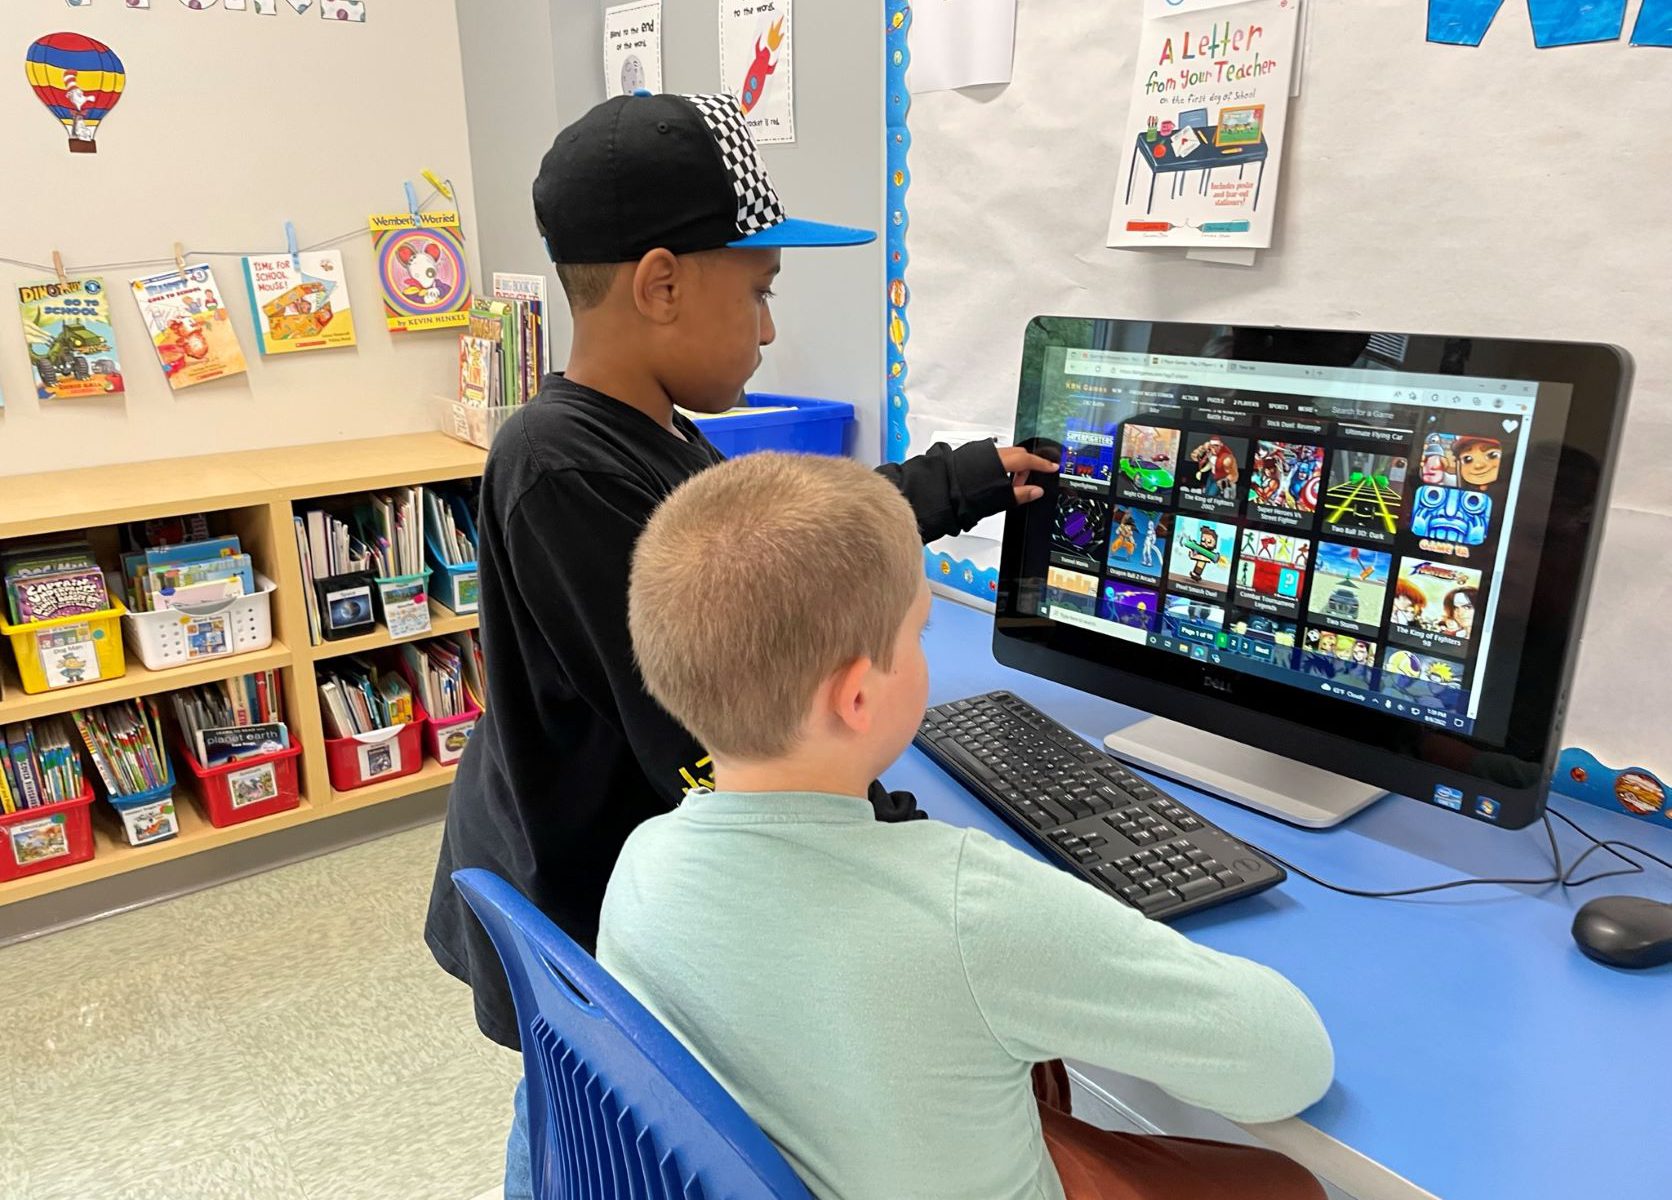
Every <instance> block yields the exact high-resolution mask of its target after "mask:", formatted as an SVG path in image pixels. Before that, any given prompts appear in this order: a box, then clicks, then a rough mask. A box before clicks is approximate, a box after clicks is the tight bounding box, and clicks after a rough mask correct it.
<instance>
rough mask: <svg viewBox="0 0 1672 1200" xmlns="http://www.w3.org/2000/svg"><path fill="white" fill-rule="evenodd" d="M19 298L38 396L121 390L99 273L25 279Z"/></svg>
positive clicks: (109, 393) (104, 393)
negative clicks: (36, 280)
mask: <svg viewBox="0 0 1672 1200" xmlns="http://www.w3.org/2000/svg"><path fill="white" fill-rule="evenodd" d="M17 302H18V309H19V311H21V312H22V314H23V340H24V342H25V343H26V344H27V347H28V350H29V365H30V367H31V369H32V370H33V371H34V376H35V394H36V395H37V396H38V397H40V398H41V399H42V400H67V399H71V398H73V397H77V396H114V395H116V394H118V393H120V392H121V391H122V390H123V387H122V367H121V364H120V363H119V362H118V360H117V357H116V333H115V331H114V330H113V329H112V328H111V327H110V297H109V296H108V295H107V294H106V293H105V285H104V280H103V279H98V278H87V279H65V280H63V281H61V282H55V283H30V284H25V285H24V286H23V287H20V288H18V289H17Z"/></svg>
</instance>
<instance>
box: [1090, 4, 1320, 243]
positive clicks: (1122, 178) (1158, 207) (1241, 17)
mask: <svg viewBox="0 0 1672 1200" xmlns="http://www.w3.org/2000/svg"><path fill="white" fill-rule="evenodd" d="M1300 4H1301V0H1146V3H1145V8H1144V22H1143V25H1142V26H1141V32H1140V34H1139V42H1138V54H1137V63H1138V68H1137V73H1136V74H1137V78H1136V80H1135V81H1134V85H1133V89H1132V107H1131V108H1130V109H1129V110H1128V115H1127V120H1126V125H1125V127H1124V128H1122V129H1121V130H1120V140H1119V141H1118V143H1117V145H1118V147H1119V150H1118V153H1119V155H1120V157H1119V170H1120V175H1119V181H1118V182H1117V183H1116V185H1115V203H1114V213H1113V216H1112V217H1111V218H1110V221H1109V239H1108V240H1109V245H1111V246H1215V247H1220V248H1224V249H1230V248H1233V247H1234V248H1240V249H1264V248H1265V247H1267V246H1270V245H1271V230H1272V213H1273V211H1274V210H1275V209H1276V207H1277V181H1278V178H1279V176H1280V174H1281V166H1282V157H1283V127H1284V124H1285V118H1286V117H1287V110H1288V106H1289V79H1290V76H1291V74H1292V73H1293V71H1294V65H1295V64H1294V57H1295V36H1296V30H1297V29H1298V28H1299V15H1300Z"/></svg>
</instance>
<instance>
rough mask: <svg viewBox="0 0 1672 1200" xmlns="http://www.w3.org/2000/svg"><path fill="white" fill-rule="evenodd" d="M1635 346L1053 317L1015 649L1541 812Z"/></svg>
mask: <svg viewBox="0 0 1672 1200" xmlns="http://www.w3.org/2000/svg"><path fill="white" fill-rule="evenodd" d="M1517 347H1519V348H1520V349H1519V350H1517V349H1516V348H1517ZM1619 364H1620V359H1619V357H1618V356H1617V355H1615V354H1614V353H1612V352H1609V351H1603V350H1601V348H1596V347H1560V346H1555V345H1553V344H1549V343H1509V342H1488V341H1482V340H1480V339H1472V340H1465V339H1445V338H1433V337H1427V338H1417V337H1409V336H1404V335H1391V334H1364V333H1341V334H1325V333H1314V332H1311V331H1284V330H1257V329H1250V328H1246V327H1211V326H1189V325H1176V324H1175V325H1158V324H1150V323H1139V322H1126V321H1099V320H1089V319H1080V318H1041V319H1039V320H1036V321H1035V322H1034V324H1033V325H1032V326H1030V329H1029V333H1028V338H1027V348H1026V352H1025V355H1024V377H1023V380H1022V389H1021V402H1020V405H1019V412H1018V422H1017V436H1018V438H1019V439H1020V440H1022V441H1024V442H1028V443H1031V444H1034V445H1037V446H1040V447H1041V448H1043V449H1045V450H1046V451H1047V452H1054V453H1056V454H1057V455H1058V456H1059V457H1060V461H1061V472H1060V476H1059V478H1058V480H1057V481H1056V483H1055V485H1054V487H1052V488H1051V490H1050V493H1049V494H1048V496H1047V498H1046V500H1045V501H1042V502H1041V505H1039V506H1036V507H1040V508H1043V509H1044V511H1043V512H1041V513H1026V514H1019V515H1018V516H1019V517H1020V518H1022V519H1018V518H1013V519H1012V521H1011V523H1010V528H1009V530H1008V531H1007V538H1006V553H1005V564H1004V569H1003V571H1002V572H1001V581H1000V591H1001V600H1000V614H999V617H1000V620H999V626H998V638H997V642H998V644H999V647H998V648H999V649H1000V657H1001V659H1002V658H1003V657H1004V650H1005V649H1006V648H1007V647H1008V648H1009V649H1010V650H1012V651H1015V650H1016V649H1017V647H1019V646H1020V647H1025V648H1027V649H1041V648H1042V649H1046V650H1049V651H1052V652H1054V653H1056V654H1058V655H1069V656H1073V657H1074V658H1076V659H1078V660H1079V668H1078V669H1075V670H1071V671H1070V673H1071V674H1075V675H1077V676H1078V677H1079V678H1080V679H1081V680H1085V679H1087V678H1088V676H1087V675H1086V673H1085V670H1084V668H1085V667H1087V666H1099V667H1105V668H1112V669H1114V670H1115V671H1118V672H1119V673H1120V674H1118V675H1104V676H1102V677H1101V678H1099V679H1097V680H1095V681H1094V682H1095V683H1096V684H1097V686H1096V687H1094V689H1093V690H1098V691H1101V692H1104V693H1105V694H1113V695H1115V698H1118V699H1122V700H1126V701H1127V702H1129V703H1133V704H1135V705H1137V706H1138V707H1144V708H1148V709H1150V710H1151V711H1158V710H1159V709H1160V708H1165V707H1166V705H1160V706H1157V705H1155V704H1148V703H1146V702H1145V701H1146V700H1154V699H1161V698H1162V697H1160V696H1159V695H1158V693H1157V691H1156V689H1155V688H1154V687H1152V686H1149V685H1151V684H1161V685H1165V686H1166V687H1167V688H1169V689H1184V690H1187V691H1189V692H1191V693H1194V694H1195V695H1197V696H1198V697H1201V698H1203V699H1204V700H1207V701H1211V704H1209V705H1208V706H1207V707H1203V705H1202V704H1200V703H1197V704H1191V705H1185V706H1184V712H1185V716H1184V717H1183V718H1182V719H1187V720H1190V719H1194V720H1198V721H1201V722H1203V723H1202V725H1201V727H1202V728H1207V729H1211V731H1213V732H1217V733H1222V734H1225V735H1227V736H1232V737H1237V738H1239V739H1240V740H1243V741H1245V742H1249V743H1250V744H1255V743H1261V744H1263V743H1266V742H1270V741H1273V740H1275V741H1277V742H1278V743H1280V745H1278V746H1274V747H1272V748H1274V749H1279V751H1280V752H1281V753H1285V754H1291V755H1293V756H1295V757H1301V758H1303V760H1306V761H1318V757H1319V755H1320V754H1321V755H1322V757H1323V758H1327V759H1329V760H1330V762H1322V761H1319V762H1318V765H1322V766H1327V767H1328V769H1331V770H1334V771H1337V772H1338V773H1341V774H1347V775H1352V776H1354V777H1355V778H1361V779H1369V780H1370V781H1372V782H1377V783H1381V784H1382V785H1383V786H1386V787H1389V788H1390V790H1401V791H1406V792H1407V793H1410V794H1417V793H1418V791H1419V789H1420V790H1421V794H1422V796H1423V798H1425V799H1426V798H1433V797H1438V799H1439V802H1441V803H1447V804H1448V806H1449V800H1450V798H1451V797H1453V796H1454V795H1456V794H1458V793H1460V792H1463V791H1465V790H1466V789H1464V788H1460V787H1457V786H1455V783H1456V781H1454V780H1453V781H1446V782H1435V783H1433V785H1432V786H1431V783H1430V777H1432V778H1433V779H1434V780H1436V781H1438V780H1439V778H1440V776H1450V775H1457V774H1461V775H1465V776H1468V775H1471V774H1472V775H1475V776H1476V777H1477V778H1478V777H1480V776H1483V775H1484V776H1490V777H1492V778H1493V784H1494V786H1496V787H1502V788H1504V789H1505V790H1506V791H1507V792H1509V793H1513V794H1515V798H1514V801H1513V807H1514V808H1515V810H1516V811H1515V812H1513V813H1506V812H1505V805H1506V803H1509V802H1508V801H1497V800H1494V801H1492V802H1490V803H1489V804H1488V805H1487V806H1486V808H1487V810H1488V811H1489V812H1490V813H1491V814H1492V815H1493V816H1494V817H1497V818H1499V819H1501V820H1503V821H1505V822H1506V823H1508V822H1511V821H1513V820H1516V819H1518V818H1519V817H1520V816H1521V815H1526V817H1527V819H1528V820H1531V819H1532V815H1530V814H1529V803H1533V801H1532V799H1531V797H1532V794H1533V793H1535V792H1536V793H1537V794H1538V800H1537V801H1536V803H1542V791H1541V790H1540V786H1539V778H1540V776H1541V775H1542V774H1543V773H1544V772H1546V771H1547V769H1548V765H1549V761H1550V759H1551V757H1552V755H1553V753H1554V750H1555V749H1556V747H1553V746H1552V745H1551V744H1550V742H1551V739H1552V735H1553V727H1554V723H1555V721H1556V717H1557V703H1556V702H1557V699H1558V697H1559V695H1560V694H1561V693H1562V691H1563V690H1564V689H1565V683H1566V672H1567V669H1568V667H1569V666H1570V663H1569V661H1568V659H1569V656H1568V655H1567V653H1566V651H1567V648H1568V645H1569V643H1570V641H1571V639H1572V637H1573V636H1575V633H1574V630H1573V628H1572V624H1573V616H1574V613H1573V608H1574V605H1575V604H1576V603H1578V602H1579V601H1580V600H1581V599H1582V594H1583V586H1582V585H1583V580H1584V578H1585V577H1586V575H1587V574H1588V564H1589V561H1590V556H1591V553H1592V551H1593V549H1594V547H1593V544H1592V543H1593V541H1594V538H1593V536H1592V535H1593V533H1594V531H1595V528H1596V526H1597V521H1596V518H1595V516H1594V513H1595V509H1596V503H1595V502H1596V498H1597V493H1598V490H1599V488H1600V487H1601V486H1602V482H1603V481H1602V478H1601V476H1602V472H1603V470H1604V468H1605V466H1606V463H1607V461H1608V459H1609V457H1610V449H1611V442H1612V436H1613V432H1612V431H1613V423H1614V421H1615V420H1616V419H1617V409H1618V407H1619V405H1618V403H1617V401H1618V398H1619V396H1620V393H1621V392H1622V390H1623V380H1622V378H1621V370H1620V366H1619ZM1610 368H1612V373H1610ZM1581 391H1584V392H1585V393H1586V395H1585V396H1584V397H1583V399H1584V400H1585V402H1586V405H1587V406H1588V407H1586V408H1585V409H1584V410H1583V415H1581V407H1580V406H1579V405H1577V404H1576V397H1577V396H1578V394H1579V392H1581ZM1591 393H1597V394H1600V396H1601V398H1600V399H1598V398H1597V395H1592V394H1591ZM1558 495H1560V496H1561V497H1562V500H1563V504H1564V508H1563V510H1562V511H1559V512H1553V501H1555V500H1556V498H1557V497H1558ZM1576 505H1577V507H1576ZM1553 516H1554V517H1555V520H1554V521H1553V520H1552V517H1553ZM1541 578H1542V579H1543V582H1544V588H1543V593H1544V594H1542V595H1541V588H1540V582H1541ZM1541 604H1543V605H1546V606H1549V605H1563V606H1565V610H1564V611H1554V610H1546V611H1541V610H1540V607H1539V606H1540V605H1541ZM1052 630H1057V631H1060V632H1057V633H1053V632H1051V631H1052ZM1551 638H1554V639H1555V643H1556V644H1554V645H1552V644H1549V641H1548V639H1551ZM1541 639H1545V640H1544V641H1542V642H1541ZM1023 657H1028V655H1026V654H1025V653H1024V655H1023ZM1179 660H1188V661H1187V662H1180V661H1179ZM1035 665H1037V663H1036V664H1035ZM1056 666H1057V667H1058V668H1063V667H1065V664H1062V663H1058V664H1056ZM1030 669H1031V667H1030ZM1054 673H1056V674H1059V675H1060V674H1062V670H1060V669H1059V670H1057V671H1055V672H1054ZM1172 699H1173V700H1174V702H1175V706H1176V702H1177V701H1178V699H1179V698H1178V697H1176V696H1174V697H1172ZM1238 707H1240V708H1241V709H1242V710H1243V711H1242V712H1241V713H1238V712H1236V711H1232V710H1234V709H1236V708H1238ZM1245 716H1246V717H1252V718H1255V719H1254V720H1253V721H1252V723H1250V722H1248V721H1245V720H1244V719H1243V718H1244V717H1245ZM1175 719H1181V718H1180V717H1178V716H1176V715H1175ZM1273 720H1275V721H1277V722H1280V723H1283V724H1287V725H1288V726H1290V727H1291V728H1290V730H1289V735H1290V736H1286V737H1278V738H1275V739H1274V738H1273V737H1272V736H1271V731H1270V725H1271V723H1272V721H1273ZM1303 731H1306V732H1308V733H1310V734H1312V735H1313V736H1311V737H1296V736H1293V735H1297V734H1300V733H1302V732H1303ZM1442 731H1443V736H1441V734H1442ZM1320 739H1327V740H1328V741H1331V742H1342V741H1345V742H1348V743H1354V742H1356V743H1357V746H1356V747H1355V746H1348V747H1342V746H1335V747H1333V752H1326V751H1330V749H1331V748H1330V747H1326V746H1323V745H1322V744H1321V742H1320ZM1308 742H1310V743H1311V744H1310V745H1306V744H1304V743H1308ZM1297 746H1298V747H1299V750H1298V752H1297V750H1296V749H1295V747H1297ZM1355 750H1356V751H1360V753H1354V751H1355ZM1378 752H1379V753H1380V754H1381V755H1382V756H1384V757H1386V756H1388V755H1389V754H1390V753H1391V756H1392V757H1393V758H1395V759H1398V760H1401V762H1400V766H1399V769H1390V763H1389V762H1386V761H1378V759H1377V754H1378ZM1343 763H1345V764H1346V765H1342V764H1343ZM1413 763H1416V764H1427V765H1428V766H1432V767H1434V768H1436V771H1428V772H1426V773H1421V774H1413V772H1412V771H1410V770H1409V769H1408V767H1409V766H1410V765H1411V764H1413ZM1332 764H1333V765H1332ZM1350 768H1356V769H1350ZM1367 772H1370V773H1367ZM1413 785H1414V786H1413ZM1436 787H1437V788H1438V789H1439V790H1438V791H1436V790H1435V788H1436ZM1467 790H1469V791H1470V794H1473V793H1474V792H1477V791H1478V790H1479V789H1478V788H1471V789H1467Z"/></svg>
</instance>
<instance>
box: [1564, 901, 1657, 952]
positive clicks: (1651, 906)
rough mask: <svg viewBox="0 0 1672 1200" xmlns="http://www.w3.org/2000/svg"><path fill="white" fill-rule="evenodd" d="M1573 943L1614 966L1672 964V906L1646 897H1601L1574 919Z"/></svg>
mask: <svg viewBox="0 0 1672 1200" xmlns="http://www.w3.org/2000/svg"><path fill="white" fill-rule="evenodd" d="M1573 940H1574V941H1576V942H1578V943H1579V948H1580V949H1581V950H1583V951H1584V952H1585V953H1586V954H1587V955H1589V956H1590V957H1591V958H1594V959H1596V960H1597V961H1598V962H1600V963H1607V964H1608V965H1609V966H1611V967H1626V968H1628V969H1631V970H1640V969H1642V968H1644V967H1659V966H1663V965H1664V964H1666V963H1672V904H1662V903H1661V902H1660V901H1658V900H1646V899H1644V898H1643V897H1642V896H1599V897H1598V898H1597V899H1595V900H1592V901H1591V902H1590V903H1589V904H1587V905H1585V907H1584V908H1581V909H1580V910H1579V911H1578V912H1577V913H1575V914H1574V917H1573Z"/></svg>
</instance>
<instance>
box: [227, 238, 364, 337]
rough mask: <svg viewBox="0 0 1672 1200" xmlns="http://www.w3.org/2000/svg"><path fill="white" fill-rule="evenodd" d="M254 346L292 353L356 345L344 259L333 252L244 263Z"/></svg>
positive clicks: (268, 257)
mask: <svg viewBox="0 0 1672 1200" xmlns="http://www.w3.org/2000/svg"><path fill="white" fill-rule="evenodd" d="M244 282H245V284H246V285H247V286H248V288H249V293H250V315H251V317H252V319H253V320H254V321H255V338H256V345H257V346H258V347H259V348H260V350H261V352H262V353H263V354H294V353H296V352H298V351H302V350H329V349H332V348H333V347H336V346H352V345H354V340H355V339H354V313H353V312H352V310H351V309H350V307H349V300H348V280H347V279H346V278H345V277H344V276H343V257H342V255H341V254H340V253H338V252H337V251H335V250H320V251H311V252H304V253H301V254H298V255H296V257H295V258H292V257H291V256H290V255H289V254H287V253H286V254H265V255H251V256H250V257H248V258H246V259H244Z"/></svg>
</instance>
